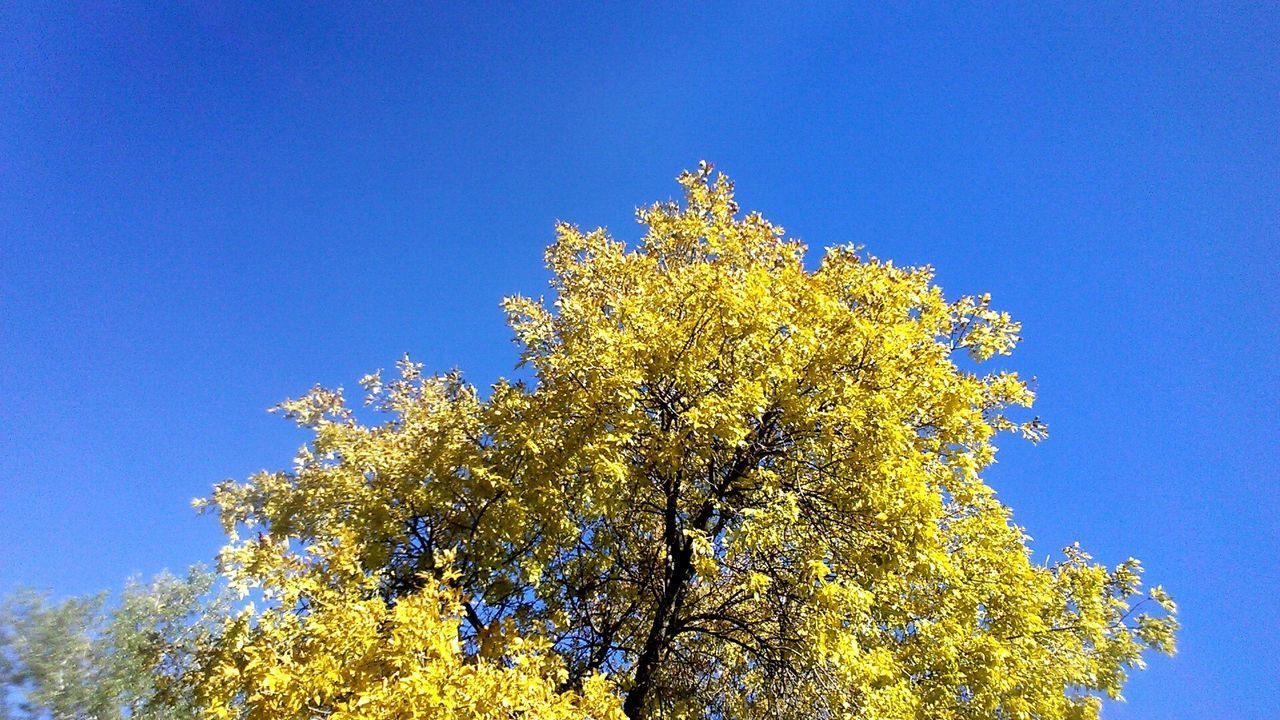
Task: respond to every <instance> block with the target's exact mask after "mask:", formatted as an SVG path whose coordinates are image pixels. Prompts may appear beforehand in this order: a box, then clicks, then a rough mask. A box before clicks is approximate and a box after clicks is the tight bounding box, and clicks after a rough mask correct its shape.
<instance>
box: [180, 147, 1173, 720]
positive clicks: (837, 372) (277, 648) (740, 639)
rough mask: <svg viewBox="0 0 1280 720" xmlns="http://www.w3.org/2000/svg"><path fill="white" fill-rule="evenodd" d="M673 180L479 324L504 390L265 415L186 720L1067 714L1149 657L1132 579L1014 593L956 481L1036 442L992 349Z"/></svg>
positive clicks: (1044, 567)
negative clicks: (268, 437)
mask: <svg viewBox="0 0 1280 720" xmlns="http://www.w3.org/2000/svg"><path fill="white" fill-rule="evenodd" d="M680 183H681V185H682V186H683V189H684V193H685V195H684V202H683V203H675V202H664V203H658V204H656V205H653V206H650V207H647V208H644V209H642V210H641V211H640V212H639V213H638V217H639V220H640V222H641V223H642V224H643V225H645V226H646V227H647V232H646V234H645V236H644V238H643V240H642V241H641V242H640V243H639V244H638V245H637V246H636V247H634V248H631V249H628V248H627V247H626V246H625V245H624V244H623V243H621V242H617V241H615V240H613V239H611V238H610V236H609V235H608V234H607V233H606V232H605V231H603V230H595V231H591V232H583V231H581V230H579V229H578V228H576V227H573V226H570V225H561V226H559V227H558V228H557V239H556V241H555V243H554V244H553V245H552V246H551V247H550V248H549V249H548V250H547V255H546V257H547V264H548V267H549V269H550V271H551V273H552V275H553V280H552V291H553V293H552V297H551V299H550V300H537V299H532V298H526V297H512V298H508V299H507V300H506V301H505V303H504V307H505V308H506V311H507V314H508V316H509V318H510V324H511V327H512V328H513V330H514V332H515V336H516V339H517V341H518V343H519V344H520V346H521V348H522V356H521V357H522V362H523V363H524V364H526V365H527V366H528V368H529V369H530V376H531V377H532V380H530V381H527V382H509V381H499V382H498V383H497V384H495V385H494V386H492V387H491V388H488V389H487V390H484V391H482V390H480V389H477V388H475V387H473V386H471V385H469V384H467V383H466V382H465V381H464V380H463V378H462V377H461V376H460V375H459V374H456V373H453V374H446V375H439V376H429V375H425V374H423V371H422V368H421V367H420V366H419V365H417V364H415V363H412V362H410V361H408V360H405V361H404V362H402V363H400V365H399V370H398V373H397V374H396V376H395V377H385V378H384V377H383V376H382V375H381V374H379V373H375V374H372V375H370V376H367V377H366V378H364V379H363V380H362V382H361V384H362V386H363V388H364V391H365V393H366V398H365V400H364V403H365V405H367V406H369V408H370V409H371V410H372V411H377V412H379V413H382V414H383V415H382V418H380V419H379V420H378V421H375V422H370V421H368V420H367V419H366V415H367V414H372V413H371V412H368V411H365V410H361V409H359V408H352V407H349V406H348V405H347V404H346V402H345V400H344V398H343V395H342V392H341V391H340V390H326V389H321V388H317V389H315V390H313V391H312V392H311V393H309V394H307V395H306V396H304V397H302V398H300V399H297V400H291V401H288V402H285V403H284V404H283V405H281V410H282V411H283V412H284V413H285V414H286V415H288V416H289V417H291V418H293V419H294V420H296V421H297V422H298V423H299V424H301V425H303V426H305V427H307V428H310V429H311V430H312V431H313V432H314V437H313V439H312V441H311V442H310V443H309V444H308V446H307V447H305V448H303V450H302V451H301V453H300V454H299V456H298V458H297V460H296V462H295V464H294V466H293V468H292V469H291V470H288V471H281V472H270V473H263V474H260V475H258V476H256V477H253V478H251V479H249V480H248V481H247V482H244V483H233V482H228V483H225V484H223V485H220V486H218V487H217V488H216V491H215V492H214V494H213V496H212V498H210V499H209V500H207V501H204V502H205V504H206V505H207V506H209V507H211V508H213V509H215V510H216V511H217V512H218V513H220V515H221V518H222V520H223V523H224V525H225V527H226V529H227V531H228V532H229V533H230V535H231V540H230V543H229V545H228V546H227V548H226V549H225V550H224V551H223V553H222V557H221V560H222V567H223V568H224V571H225V573H226V574H227V576H228V578H229V579H230V581H231V582H232V583H233V584H234V585H236V586H238V587H240V588H242V589H243V590H244V591H245V592H246V593H250V594H251V596H252V598H253V599H254V604H253V605H252V606H251V607H248V608H246V609H244V610H243V611H242V612H240V613H239V614H237V615H235V616H234V617H232V618H230V619H228V620H227V622H226V623H225V626H224V627H223V628H222V630H221V632H220V633H219V634H218V635H217V639H216V641H212V642H210V643H209V644H208V646H207V647H206V648H204V650H203V652H202V655H201V657H200V670H199V672H198V673H197V674H196V675H195V676H194V677H193V680H194V682H195V685H196V691H197V696H198V698H199V700H200V702H201V704H202V707H203V708H204V712H205V713H206V714H207V716H208V717H211V718H245V719H246V720H294V719H297V720H303V719H304V718H315V717H330V718H334V719H335V720H337V719H350V720H356V719H365V718H368V719H373V718H406V719H408V718H438V717H439V718H454V717H456V718H472V717H486V718H514V717H527V718H584V717H591V718H621V717H623V716H624V715H625V716H626V717H630V718H657V717H672V718H674V717H691V718H815V717H816V718H836V717H839V718H845V717H848V718H875V719H877V720H888V719H890V718H1043V719H1046V720H1047V719H1051V718H1092V717H1095V716H1096V715H1097V713H1098V709H1099V707H1100V704H1101V702H1102V698H1105V697H1117V696H1118V695H1119V693H1120V691H1121V688H1122V685H1123V683H1124V681H1125V678H1126V674H1127V672H1128V671H1129V670H1130V669H1132V668H1136V667H1140V666H1141V664H1142V653H1143V652H1144V651H1146V650H1148V649H1154V650H1157V651H1162V652H1170V651H1172V646H1173V633H1174V630H1175V628H1176V624H1175V622H1174V620H1173V618H1172V612H1173V609H1174V608H1173V603H1172V602H1171V601H1170V600H1169V599H1168V597H1167V596H1165V595H1164V593H1163V592H1162V591H1160V589H1159V588H1158V587H1157V588H1154V589H1152V590H1151V591H1150V592H1144V591H1143V588H1142V583H1141V582H1140V575H1139V573H1140V567H1139V565H1138V563H1137V562H1136V561H1129V562H1126V563H1123V564H1121V565H1120V566H1118V567H1114V568H1108V567H1103V566H1100V565H1097V564H1094V563H1093V562H1092V561H1091V559H1090V558H1089V556H1088V555H1086V554H1085V553H1084V552H1083V551H1081V550H1079V549H1078V548H1074V547H1073V548H1068V550H1067V551H1066V553H1065V555H1064V556H1063V557H1062V559H1060V560H1059V561H1057V562H1052V563H1049V564H1038V563H1036V562H1033V561H1032V559H1031V557H1030V555H1029V551H1028V545H1027V542H1028V538H1027V536H1026V534H1025V533H1024V532H1023V530H1022V529H1021V528H1019V527H1018V526H1016V525H1014V524H1013V523H1012V522H1011V519H1010V512H1009V509H1008V508H1006V507H1005V506H1004V505H1002V504H1001V503H1000V502H999V501H998V500H997V499H996V497H995V494H994V493H993V491H992V489H991V488H990V487H989V486H988V485H986V484H985V483H984V481H983V480H982V477H981V472H982V470H983V469H984V468H985V467H987V466H988V465H990V464H991V463H992V462H993V461H994V458H995V452H996V447H995V445H994V440H995V438H996V437H997V435H999V434H1001V433H1009V434H1013V435H1022V436H1024V437H1026V438H1028V439H1030V440H1032V441H1035V440H1038V439H1040V438H1041V437H1043V434H1044V427H1043V425H1041V424H1040V422H1039V421H1038V420H1036V419H1034V418H1030V419H1028V418H1027V417H1025V416H1023V415H1020V414H1019V413H1020V412H1025V410H1024V409H1025V408H1026V407H1028V406H1030V404H1031V402H1032V390H1031V389H1030V388H1029V387H1028V385H1027V383H1026V382H1025V381H1024V380H1023V379H1022V378H1021V377H1019V376H1018V375H1017V374H1016V373H1013V372H1009V371H1003V370H996V371H991V372H983V371H980V370H978V369H977V368H980V367H982V364H983V363H986V362H987V361H990V360H992V359H993V358H996V357H998V356H1005V355H1008V354H1009V353H1010V352H1011V351H1012V350H1013V349H1014V346H1015V344H1016V343H1017V341H1018V332H1019V328H1018V325H1017V323H1016V322H1014V321H1013V320H1011V319H1010V318H1009V316H1008V315H1006V314H1005V313H1002V312H999V311H996V310H994V309H992V308H991V306H990V304H989V298H987V297H986V296H982V297H963V298H960V299H958V300H947V299H946V298H944V296H943V295H942V293H941V291H940V290H939V289H938V288H937V287H936V286H935V285H933V284H932V274H931V271H930V269H929V268H909V267H906V268H904V267H895V266H894V265H893V264H892V263H889V262H884V261H880V260H877V259H876V258H874V257H870V256H868V255H866V254H864V253H862V252H861V251H859V250H857V249H855V248H850V247H834V248H829V249H827V250H826V252H825V254H823V255H822V257H821V259H820V260H819V261H818V262H817V263H816V265H815V266H813V267H812V268H810V267H809V266H807V265H806V262H805V259H806V248H805V247H804V246H803V245H801V244H800V243H798V242H795V241H791V240H788V239H786V238H785V236H784V235H783V232H782V230H781V228H778V227H776V226H774V225H771V224H770V223H769V222H768V221H766V220H765V219H764V218H763V217H761V216H760V215H758V214H754V213H753V214H746V215H743V214H742V213H740V212H739V209H738V206H737V205H736V204H735V202H734V199H733V193H732V186H731V184H730V183H729V182H728V181H727V180H726V179H725V178H724V177H723V176H716V175H715V174H714V173H712V171H711V170H710V169H709V168H708V167H705V166H704V167H703V168H702V169H700V170H699V171H698V172H694V173H686V174H685V175H683V176H682V177H681V178H680ZM1140 605H1141V606H1142V607H1141V608H1139V606H1140Z"/></svg>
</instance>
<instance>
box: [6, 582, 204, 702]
mask: <svg viewBox="0 0 1280 720" xmlns="http://www.w3.org/2000/svg"><path fill="white" fill-rule="evenodd" d="M110 600H111V598H110V597H109V595H108V594H107V593H100V594H97V595H91V596H85V597H72V598H67V599H65V600H61V601H58V602H53V601H51V600H50V599H49V597H48V596H47V595H46V594H43V593H39V592H35V591H33V590H20V591H18V592H16V593H14V594H13V595H11V596H10V597H7V598H5V600H4V601H3V602H0V718H3V719H8V718H13V719H14V720H44V719H45V718H49V719H50V720H124V718H129V719H130V720H178V719H179V718H192V717H196V716H197V715H198V709H197V708H196V706H195V703H194V698H193V696H192V692H191V690H192V688H191V685H190V683H188V682H186V680H187V679H188V678H189V677H190V675H191V673H192V672H194V669H195V665H194V663H195V652H196V649H197V648H203V647H206V646H208V645H209V644H210V642H211V639H210V638H209V637H208V634H209V633H210V631H211V630H212V629H213V628H214V627H216V626H218V625H220V621H221V619H222V618H224V617H226V607H225V603H224V598H223V597H221V596H220V594H219V593H218V592H217V591H216V590H215V589H214V576H213V574H211V573H209V572H208V571H206V570H204V569H202V568H199V567H196V568H192V569H191V570H190V571H189V572H188V573H187V574H186V576H184V577H176V576H173V575H169V574H167V573H163V574H161V575H159V576H157V577H155V578H154V579H152V580H151V581H150V582H148V583H143V582H140V581H138V580H132V581H130V582H129V583H128V584H127V585H126V586H125V588H124V592H123V593H121V594H120V596H119V597H118V598H117V599H116V601H115V602H111V601H110Z"/></svg>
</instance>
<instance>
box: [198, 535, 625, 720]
mask: <svg viewBox="0 0 1280 720" xmlns="http://www.w3.org/2000/svg"><path fill="white" fill-rule="evenodd" d="M358 545H359V542H358V541H356V540H354V539H347V540H346V541H342V542H335V543H332V544H325V545H313V546H312V547H310V548H309V550H308V552H307V554H306V556H302V555H298V554H295V553H290V552H289V551H288V549H287V547H286V546H285V545H284V544H283V543H279V542H273V541H271V540H269V539H266V538H262V539H259V540H255V541H254V543H253V546H254V547H253V549H252V550H251V551H250V550H248V549H247V548H244V547H242V548H239V549H238V550H233V551H231V552H229V553H227V554H226V555H225V556H224V561H225V562H226V563H227V566H226V567H227V568H228V571H229V572H230V573H231V575H232V576H233V577H236V578H241V579H245V580H246V582H249V583H250V584H251V585H253V586H254V587H255V588H256V589H257V590H260V591H261V593H262V595H263V602H264V604H265V608H264V609H263V610H261V611H259V610H256V609H255V608H254V607H252V606H250V607H249V608H247V609H245V610H243V611H242V612H240V613H239V614H238V615H237V616H236V617H234V618H233V619H231V620H230V621H229V622H228V623H227V625H226V627H224V628H223V631H222V635H221V638H220V639H219V641H218V643H217V644H216V645H214V646H212V647H211V648H209V650H208V652H207V654H206V656H204V657H203V658H201V666H202V671H201V674H200V676H199V677H198V678H196V683H195V690H196V694H197V697H198V700H199V703H200V705H201V707H202V710H203V712H204V715H205V717H208V718H243V719H244V720H286V719H292V718H298V719H300V720H301V719H303V718H307V719H309V718H316V717H328V718H333V719H334V720H364V719H370V720H371V719H373V718H378V719H387V718H441V719H442V720H443V719H447V718H457V719H458V720H463V719H471V718H504V719H505V718H512V717H537V718H547V719H548V720H555V719H557V718H564V719H566V720H568V719H569V718H573V719H574V720H582V719H583V718H596V719H599V720H606V719H614V720H617V719H619V718H621V712H620V710H619V709H618V703H617V699H616V697H615V696H614V695H613V694H612V691H611V690H612V689H611V688H610V687H609V685H608V684H607V683H606V682H605V681H604V679H603V678H601V677H598V676H597V677H592V678H590V679H588V680H587V682H585V683H584V684H583V686H582V688H581V689H580V690H579V691H576V692H565V691H563V689H562V688H561V687H560V684H561V683H563V682H564V680H565V671H564V666H563V663H561V662H559V659H558V658H557V657H555V655H554V654H548V653H547V648H546V643H545V642H544V641H540V640H537V639H526V638H522V637H520V636H518V635H514V634H508V635H507V636H506V637H503V638H502V642H501V648H500V650H498V651H495V652H492V653H487V654H485V655H484V656H480V657H477V656H474V655H471V654H468V653H466V652H464V648H463V647H462V645H461V643H460V640H459V624H460V623H461V622H462V619H461V613H462V609H461V598H460V594H459V592H458V590H457V589H455V588H454V587H452V586H451V582H452V581H453V580H455V579H456V578H455V577H454V575H453V573H452V572H448V571H446V572H445V573H443V574H442V576H441V578H440V579H439V580H438V581H436V580H434V579H433V580H432V581H431V582H428V583H426V584H425V585H424V586H423V587H422V588H421V589H420V590H418V591H416V592H413V593H410V594H406V595H404V596H402V597H400V598H397V600H396V601H395V602H394V603H389V602H387V601H386V600H385V599H384V598H382V597H381V596H380V595H379V594H378V592H377V590H378V582H377V575H376V574H375V573H369V572H366V571H365V569H364V568H362V567H361V566H360V563H359V559H358V553H357V552H356V551H355V548H356V547H358ZM241 559H243V560H247V561H248V562H249V565H242V564H239V561H240V560H241ZM446 562H447V558H446ZM246 573H247V574H248V575H249V577H247V578H246V577H244V575H245V574H246Z"/></svg>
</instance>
